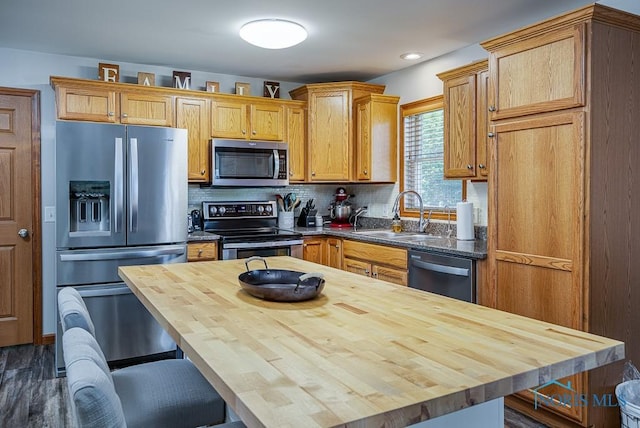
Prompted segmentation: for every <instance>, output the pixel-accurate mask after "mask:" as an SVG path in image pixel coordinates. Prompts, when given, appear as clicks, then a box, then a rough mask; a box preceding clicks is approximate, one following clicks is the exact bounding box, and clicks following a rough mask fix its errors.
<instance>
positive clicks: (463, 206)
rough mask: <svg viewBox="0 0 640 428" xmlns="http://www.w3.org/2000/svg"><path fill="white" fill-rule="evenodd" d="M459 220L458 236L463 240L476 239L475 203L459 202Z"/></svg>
mask: <svg viewBox="0 0 640 428" xmlns="http://www.w3.org/2000/svg"><path fill="white" fill-rule="evenodd" d="M456 215H457V217H458V221H457V223H458V224H457V229H458V232H457V235H458V236H457V238H458V239H459V240H461V241H472V240H474V239H475V234H474V233H473V203H472V202H458V204H457V205H456Z"/></svg>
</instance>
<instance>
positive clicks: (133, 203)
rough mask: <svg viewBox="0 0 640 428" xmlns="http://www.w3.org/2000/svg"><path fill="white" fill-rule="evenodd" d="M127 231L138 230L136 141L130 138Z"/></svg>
mask: <svg viewBox="0 0 640 428" xmlns="http://www.w3.org/2000/svg"><path fill="white" fill-rule="evenodd" d="M129 150H130V153H129V160H130V171H129V231H130V232H136V231H137V230H138V139H137V138H132V139H131V140H130V143H129Z"/></svg>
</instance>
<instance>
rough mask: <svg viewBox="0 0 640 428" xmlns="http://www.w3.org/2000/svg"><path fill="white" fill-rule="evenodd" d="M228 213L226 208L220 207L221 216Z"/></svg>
mask: <svg viewBox="0 0 640 428" xmlns="http://www.w3.org/2000/svg"><path fill="white" fill-rule="evenodd" d="M226 211H227V209H226V208H225V207H220V208H218V212H219V213H220V215H224V213H225V212H226Z"/></svg>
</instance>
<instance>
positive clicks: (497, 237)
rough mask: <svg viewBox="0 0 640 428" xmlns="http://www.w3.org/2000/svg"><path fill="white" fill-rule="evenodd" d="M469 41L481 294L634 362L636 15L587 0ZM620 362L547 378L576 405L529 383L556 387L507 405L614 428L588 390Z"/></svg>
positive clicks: (546, 418) (638, 142)
mask: <svg viewBox="0 0 640 428" xmlns="http://www.w3.org/2000/svg"><path fill="white" fill-rule="evenodd" d="M482 46H483V47H484V48H485V49H487V50H488V51H489V53H490V58H489V91H488V105H489V108H488V109H489V118H490V120H491V132H492V134H493V137H492V138H490V140H489V158H490V160H489V171H490V173H489V186H488V193H489V195H488V196H489V236H488V239H489V241H488V253H489V254H488V263H489V275H490V276H489V278H490V280H489V286H490V290H489V296H490V302H489V303H490V305H491V306H493V307H495V308H498V309H501V310H505V311H509V312H513V313H517V314H521V315H525V316H528V317H532V318H537V319H541V320H544V321H549V322H551V323H555V324H561V325H565V326H568V327H572V328H576V329H579V330H584V331H588V332H590V333H594V334H598V335H602V336H607V337H611V338H615V339H619V340H623V341H624V342H625V346H626V358H627V359H629V360H632V361H634V362H635V363H636V364H640V334H639V333H638V332H639V331H640V330H639V328H640V262H638V260H640V120H639V119H640V17H638V16H635V15H631V14H627V13H624V12H620V11H617V10H614V9H611V8H608V7H605V6H601V5H598V4H595V5H590V6H587V7H584V8H582V9H579V10H576V11H574V12H571V13H568V14H566V15H563V16H560V17H557V18H553V19H550V20H547V21H545V22H542V23H540V24H537V25H532V26H530V27H526V28H524V29H521V30H518V31H515V32H513V33H510V34H507V35H504V36H500V37H496V38H494V39H491V40H489V41H486V42H484V43H482ZM562 346H563V344H562V343H558V347H562ZM549 352H553V349H549ZM622 364H623V363H622V362H620V363H616V364H610V365H607V366H605V367H602V368H599V369H597V370H592V371H590V372H588V373H584V374H580V375H576V376H572V377H571V378H566V379H560V380H558V381H559V382H560V383H562V384H564V385H568V384H567V382H571V384H570V389H572V390H573V391H575V394H579V395H582V394H584V396H586V397H587V398H589V403H587V404H586V405H585V404H584V403H583V402H580V401H579V400H575V401H574V402H569V403H564V405H563V404H561V403H558V402H556V403H555V405H547V406H545V405H543V406H542V407H544V408H543V409H541V408H540V403H541V402H548V401H547V400H541V399H540V397H541V396H540V395H537V396H536V395H534V394H544V395H547V396H548V397H551V396H555V397H558V396H562V395H564V394H567V389H563V388H562V387H560V386H557V385H556V387H555V388H554V387H550V388H543V389H540V390H536V391H525V392H522V393H519V394H517V395H515V396H512V397H509V398H508V399H507V404H508V405H509V406H511V407H515V408H517V409H518V410H520V411H523V412H525V413H528V414H529V415H531V416H532V417H534V418H536V419H538V420H541V421H543V422H546V423H547V424H549V425H552V426H585V427H586V426H594V427H598V428H601V427H617V426H620V425H619V424H620V420H619V409H618V408H617V407H614V406H606V405H602V403H603V402H600V403H597V402H593V397H594V395H595V396H597V397H602V396H605V395H606V394H614V388H615V386H616V385H617V384H618V383H619V382H620V379H621V375H622ZM554 394H559V395H554ZM613 396H614V397H615V395H613ZM536 398H538V400H537V401H538V409H534V405H533V403H534V401H536Z"/></svg>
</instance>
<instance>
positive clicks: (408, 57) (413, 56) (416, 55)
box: [400, 52, 422, 61]
mask: <svg viewBox="0 0 640 428" xmlns="http://www.w3.org/2000/svg"><path fill="white" fill-rule="evenodd" d="M400 58H402V59H406V60H409V61H412V60H416V59H420V58H422V54H421V53H420V52H407V53H403V54H402V55H400Z"/></svg>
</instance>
